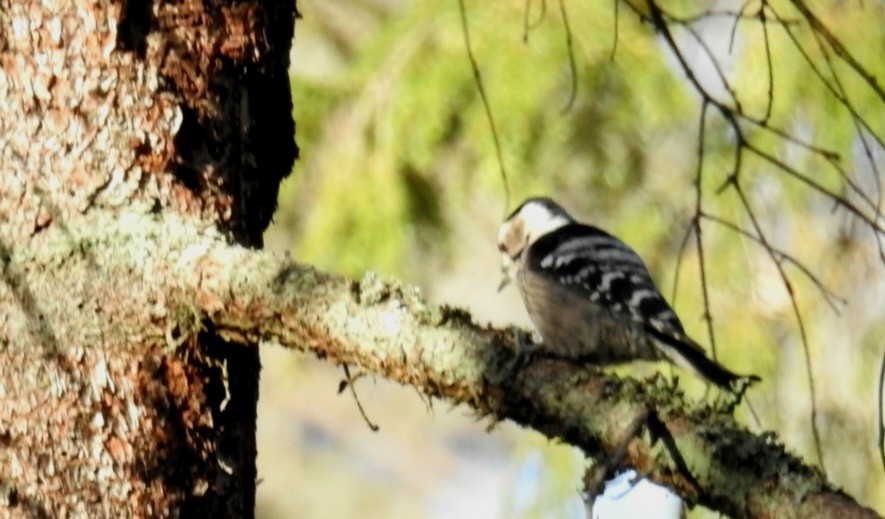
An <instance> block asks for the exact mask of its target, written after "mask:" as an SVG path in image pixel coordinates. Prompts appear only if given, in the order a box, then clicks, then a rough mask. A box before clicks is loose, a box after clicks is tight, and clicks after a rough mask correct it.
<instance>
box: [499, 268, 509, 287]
mask: <svg viewBox="0 0 885 519" xmlns="http://www.w3.org/2000/svg"><path fill="white" fill-rule="evenodd" d="M509 284H510V276H508V275H507V272H504V277H503V278H501V284H500V285H498V292H501V291H502V290H504V287H506V286H507V285H509Z"/></svg>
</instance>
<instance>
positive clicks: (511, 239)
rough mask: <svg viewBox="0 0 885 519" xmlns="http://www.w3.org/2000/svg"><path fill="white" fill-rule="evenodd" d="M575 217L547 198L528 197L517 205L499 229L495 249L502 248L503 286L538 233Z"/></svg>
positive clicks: (511, 276) (540, 234) (566, 223)
mask: <svg viewBox="0 0 885 519" xmlns="http://www.w3.org/2000/svg"><path fill="white" fill-rule="evenodd" d="M574 221H575V220H574V219H573V218H572V217H571V216H570V215H569V214H568V213H567V212H566V211H565V209H563V208H562V207H560V206H559V205H558V204H557V203H556V202H554V201H553V200H550V199H549V198H529V199H528V200H526V201H525V202H523V203H522V204H521V205H520V206H519V207H517V208H516V210H515V211H513V213H511V214H510V216H508V217H507V219H506V220H504V223H503V224H501V228H500V229H499V230H498V250H499V251H501V270H502V272H503V274H504V279H503V280H501V285H500V286H499V287H498V290H499V291H500V290H502V289H503V288H504V287H505V286H507V284H508V283H509V282H510V281H511V280H513V279H514V277H515V275H516V269H517V268H518V262H519V259H520V257H521V256H522V254H523V252H525V250H526V249H527V248H528V247H529V246H530V245H531V244H532V243H534V242H535V240H537V239H538V238H540V237H541V236H544V235H545V234H547V233H549V232H551V231H555V230H556V229H559V228H560V227H562V226H564V225H568V224H570V223H573V222H574Z"/></svg>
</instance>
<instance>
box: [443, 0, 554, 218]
mask: <svg viewBox="0 0 885 519" xmlns="http://www.w3.org/2000/svg"><path fill="white" fill-rule="evenodd" d="M542 5H544V4H542ZM458 11H459V12H460V14H461V32H462V33H463V35H464V47H465V49H466V50H467V59H468V60H469V61H470V70H471V71H472V72H473V80H474V82H475V83H476V89H477V91H479V97H480V99H482V106H483V108H484V109H485V112H486V119H487V120H488V121H489V129H490V130H491V132H492V140H493V141H494V143H495V155H496V156H497V157H498V165H499V166H500V168H501V182H502V183H503V184H504V214H507V211H508V210H510V183H509V182H508V181H507V169H506V168H505V167H504V153H503V152H502V151H501V138H500V137H499V136H498V128H497V126H496V125H495V117H494V116H493V115H492V107H491V104H490V103H489V97H488V95H486V89H485V87H484V86H483V83H482V75H481V74H480V72H479V63H477V61H476V56H474V55H473V44H471V43H470V28H469V26H468V24H467V10H466V8H465V7H464V0H458Z"/></svg>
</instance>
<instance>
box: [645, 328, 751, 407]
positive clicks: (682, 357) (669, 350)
mask: <svg viewBox="0 0 885 519" xmlns="http://www.w3.org/2000/svg"><path fill="white" fill-rule="evenodd" d="M649 331H650V332H651V333H652V335H653V336H654V338H655V339H657V343H658V345H659V346H660V350H661V354H663V356H664V357H665V358H666V359H667V360H669V361H670V362H672V363H673V364H676V365H677V366H680V367H682V368H685V369H687V370H689V371H693V372H694V373H697V374H698V375H700V376H702V377H703V378H705V379H707V380H709V381H710V382H712V383H713V384H716V385H717V386H719V387H721V388H722V389H725V390H727V391H730V392H732V393H735V394H740V395H742V394H743V393H744V391H746V390H747V388H748V387H749V386H750V385H751V384H753V383H754V382H758V381H759V380H760V378H759V377H757V376H756V375H738V374H736V373H733V372H731V371H729V370H727V369H726V368H724V367H723V366H721V365H720V364H719V363H717V362H716V361H714V360H711V359H709V358H708V357H707V355H706V354H705V353H704V350H703V349H701V347H700V346H698V345H697V344H696V343H695V342H694V341H692V340H691V339H689V338H688V337H685V336H682V337H676V336H673V335H670V334H667V333H663V332H660V331H658V330H654V329H652V328H649Z"/></svg>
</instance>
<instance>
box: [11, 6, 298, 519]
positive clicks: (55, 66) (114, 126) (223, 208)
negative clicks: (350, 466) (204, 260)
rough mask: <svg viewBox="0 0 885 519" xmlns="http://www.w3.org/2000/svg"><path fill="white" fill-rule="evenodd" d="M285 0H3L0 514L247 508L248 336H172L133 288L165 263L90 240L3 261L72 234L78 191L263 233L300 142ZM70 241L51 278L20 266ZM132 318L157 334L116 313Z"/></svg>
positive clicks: (169, 318)
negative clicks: (119, 262) (109, 264)
mask: <svg viewBox="0 0 885 519" xmlns="http://www.w3.org/2000/svg"><path fill="white" fill-rule="evenodd" d="M294 15H295V11H294V3H293V2H260V1H238V2H233V1H224V0H205V1H202V0H181V1H174V2H173V1H151V0H120V1H112V0H60V1H52V0H50V1H40V0H0V257H2V258H3V262H4V263H3V267H4V270H3V275H2V278H0V292H2V294H3V296H2V298H3V303H2V305H3V306H2V308H0V515H3V516H6V515H24V516H48V517H55V516H58V517H65V516H91V517H96V516H108V517H121V516H169V515H180V514H182V513H193V514H198V515H199V516H251V515H252V514H253V509H254V493H255V411H256V401H257V391H258V371H259V359H258V350H257V347H255V345H252V347H247V348H244V347H241V345H237V346H232V345H230V344H228V343H226V342H225V341H223V340H222V339H220V338H219V337H217V336H216V335H213V334H210V333H191V334H187V335H182V337H181V339H180V340H178V336H177V335H176V334H175V329H176V325H177V324H176V323H178V322H179V317H180V316H178V315H177V314H171V313H169V312H170V309H169V308H168V307H167V306H166V305H165V301H166V296H165V295H163V294H162V293H159V292H156V291H148V290H145V291H142V290H141V288H142V287H144V286H145V285H146V283H148V282H151V281H152V280H155V279H156V275H160V274H162V273H152V272H148V271H146V270H144V268H143V267H144V266H143V265H141V266H138V265H137V264H133V263H131V262H130V263H129V268H135V269H136V271H133V272H130V273H129V274H135V272H138V274H137V276H136V277H138V279H137V280H133V278H132V276H131V275H124V274H123V273H121V272H117V273H111V272H110V271H108V270H102V269H101V268H99V267H98V265H100V264H102V263H101V262H100V261H99V260H97V259H95V258H97V257H99V256H100V255H101V254H102V253H99V252H98V251H96V250H91V251H87V250H82V251H80V252H79V253H74V255H73V256H70V255H69V256H64V255H61V256H59V255H54V252H53V251H52V250H44V251H43V252H42V254H48V255H50V256H52V257H54V259H53V260H52V261H50V262H42V261H40V260H38V259H36V258H34V259H33V260H30V261H28V262H25V263H16V264H15V265H12V264H8V265H7V263H6V261H7V260H8V259H9V258H10V257H17V256H18V255H19V254H21V253H22V252H23V251H25V250H32V251H33V250H36V249H37V248H39V245H38V244H39V243H43V242H41V237H42V236H44V234H45V233H49V234H55V233H61V235H64V236H67V239H69V240H74V236H75V235H76V233H77V232H78V231H77V229H82V228H83V227H82V226H83V225H85V224H84V221H83V219H84V218H86V215H89V214H90V212H91V211H100V212H101V214H104V215H106V217H108V218H113V214H114V213H115V212H117V211H132V210H133V208H136V209H135V210H136V211H138V210H141V211H146V210H152V211H156V212H157V213H158V214H159V213H168V212H175V213H178V214H182V215H189V216H190V217H191V218H194V219H197V220H199V221H201V222H202V225H203V226H213V227H218V228H220V229H223V230H224V231H225V232H226V234H227V235H228V236H229V237H230V238H231V239H233V240H235V241H236V242H238V243H241V244H244V245H250V246H258V245H260V244H261V233H262V231H263V230H264V227H265V226H266V225H267V223H268V221H269V220H270V217H271V214H272V212H273V210H274V208H275V207H276V194H277V189H278V186H279V181H280V179H281V178H282V177H283V176H285V175H287V174H288V173H289V171H290V170H291V165H292V162H293V160H294V156H295V154H296V148H295V144H294V141H293V139H292V136H293V132H294V123H293V121H292V118H291V98H290V94H289V83H288V59H289V47H290V43H291V40H292V31H293V27H294ZM88 221H89V222H91V223H90V225H97V226H101V225H102V223H101V222H97V221H95V220H94V219H89V220H88ZM132 223H133V225H138V222H132ZM99 229H100V227H99V228H97V229H96V231H97V232H100V230H99ZM72 243H73V241H72ZM55 252H58V251H55ZM78 261H84V262H85V263H83V264H82V265H81V266H82V267H83V268H84V269H85V270H84V271H83V272H82V275H81V276H80V277H78V278H66V279H59V280H58V281H59V283H58V284H56V285H55V286H54V290H55V291H57V293H55V294H50V293H49V292H48V291H41V290H40V289H39V287H38V286H37V285H32V284H31V283H30V280H31V279H32V276H34V275H38V274H37V271H38V270H41V269H44V270H57V271H58V272H60V273H61V272H66V271H67V267H69V266H71V265H73V264H75V263H77V262H78ZM7 266H9V267H10V268H6V267H7ZM103 276H113V277H110V278H105V277H103ZM127 283H130V284H127ZM99 286H104V287H105V289H106V291H105V292H104V293H102V295H101V297H100V298H96V297H93V296H95V292H94V290H93V289H94V288H96V287H99ZM111 287H113V289H111ZM61 302H64V304H65V305H67V306H58V305H59V303H61ZM57 311H59V312H67V313H69V316H70V318H69V319H66V320H60V319H57V318H50V317H49V315H51V314H53V312H57ZM102 316H104V317H108V319H105V318H104V317H102ZM137 322H141V323H143V324H146V323H152V324H154V325H156V326H158V327H160V328H162V329H164V330H166V332H168V334H166V335H164V337H167V339H168V341H166V342H158V341H155V340H153V337H150V336H147V335H142V334H140V333H128V332H127V333H119V332H120V330H128V331H131V330H132V329H133V328H132V326H131V325H132V323H137Z"/></svg>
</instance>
